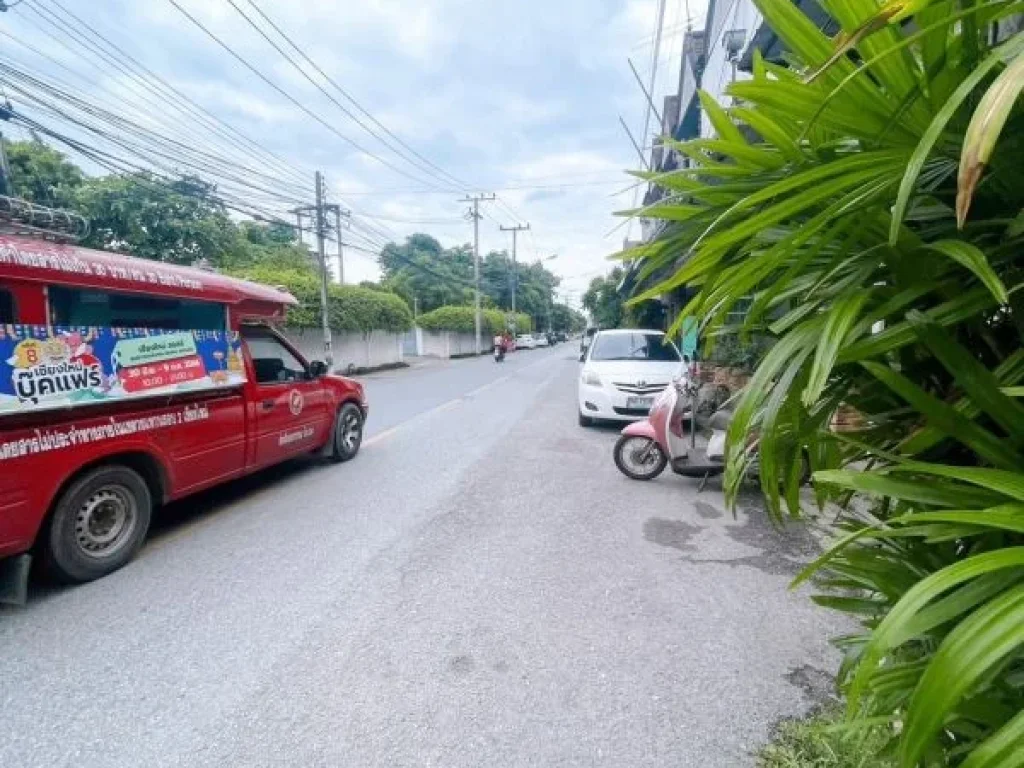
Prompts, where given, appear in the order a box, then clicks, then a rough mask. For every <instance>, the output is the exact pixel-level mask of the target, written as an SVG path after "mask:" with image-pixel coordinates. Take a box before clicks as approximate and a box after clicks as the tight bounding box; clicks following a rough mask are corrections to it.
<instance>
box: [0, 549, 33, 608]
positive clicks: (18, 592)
mask: <svg viewBox="0 0 1024 768" xmlns="http://www.w3.org/2000/svg"><path fill="white" fill-rule="evenodd" d="M31 567H32V555H18V556H17V557H8V558H7V559H6V560H0V605H3V604H6V605H24V604H25V602H26V601H27V600H28V572H29V570H30V569H31Z"/></svg>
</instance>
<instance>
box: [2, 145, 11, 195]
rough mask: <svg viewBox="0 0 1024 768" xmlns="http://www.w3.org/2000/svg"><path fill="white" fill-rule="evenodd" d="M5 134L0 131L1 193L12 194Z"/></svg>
mask: <svg viewBox="0 0 1024 768" xmlns="http://www.w3.org/2000/svg"><path fill="white" fill-rule="evenodd" d="M4 143H5V140H4V135H3V133H0V195H10V194H11V169H10V167H9V166H8V165H7V150H6V148H5V147H4Z"/></svg>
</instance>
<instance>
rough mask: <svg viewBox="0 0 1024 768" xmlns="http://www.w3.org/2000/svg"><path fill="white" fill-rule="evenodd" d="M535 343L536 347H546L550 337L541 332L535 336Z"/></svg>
mask: <svg viewBox="0 0 1024 768" xmlns="http://www.w3.org/2000/svg"><path fill="white" fill-rule="evenodd" d="M533 344H534V346H536V347H546V346H548V337H547V336H545V335H544V334H543V333H539V334H537V335H536V336H534V337H533Z"/></svg>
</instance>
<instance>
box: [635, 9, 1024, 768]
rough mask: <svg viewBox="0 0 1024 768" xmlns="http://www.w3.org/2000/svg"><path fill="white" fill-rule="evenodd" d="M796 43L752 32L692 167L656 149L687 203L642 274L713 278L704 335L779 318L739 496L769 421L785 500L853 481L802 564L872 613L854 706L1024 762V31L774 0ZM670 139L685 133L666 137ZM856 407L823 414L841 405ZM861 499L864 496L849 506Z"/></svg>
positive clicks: (972, 766) (704, 303)
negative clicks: (1000, 34) (855, 425)
mask: <svg viewBox="0 0 1024 768" xmlns="http://www.w3.org/2000/svg"><path fill="white" fill-rule="evenodd" d="M757 2H758V6H759V8H760V9H761V11H762V13H763V14H764V17H765V20H766V22H767V23H769V24H770V25H771V27H772V28H773V29H774V30H775V32H776V33H777V34H778V35H779V37H780V39H781V40H782V41H783V42H784V43H785V46H786V48H787V50H788V51H789V55H790V61H789V62H788V64H789V66H781V65H779V64H777V63H769V62H765V61H763V60H761V59H760V58H757V57H755V60H754V65H753V72H752V78H751V79H750V80H747V81H744V82H738V83H735V84H733V86H732V87H731V96H732V97H733V98H734V103H733V104H732V105H728V106H721V105H719V104H717V103H715V102H714V101H713V100H712V99H710V98H708V97H707V96H706V95H704V94H702V96H701V101H702V105H703V108H704V110H705V112H706V114H707V115H708V117H709V118H710V120H711V122H712V124H713V125H714V127H715V131H716V134H717V137H716V138H712V139H707V138H702V139H696V140H693V141H688V142H683V143H674V144H673V146H674V148H675V149H677V150H678V151H679V152H680V153H682V154H683V155H685V156H686V157H687V158H688V160H689V165H690V167H688V168H684V169H682V170H678V171H673V172H671V173H668V174H661V175H656V174H646V173H641V174H638V175H639V176H640V177H641V178H643V179H645V180H649V181H652V182H653V183H656V184H658V185H660V186H662V187H664V188H665V190H666V191H667V196H666V197H665V198H664V199H662V200H660V201H658V202H657V203H655V204H653V205H652V206H651V207H649V208H647V209H644V210H643V211H642V212H641V211H632V212H629V213H630V214H631V215H638V214H642V215H643V216H645V217H651V218H660V219H664V220H666V221H667V222H669V225H668V226H667V227H666V228H665V229H664V230H663V231H662V233H661V234H660V235H659V237H658V238H657V239H656V240H655V241H654V242H652V243H649V244H646V245H643V246H641V247H639V248H637V249H634V250H632V251H630V252H628V253H627V254H625V256H626V257H627V258H629V259H631V260H639V261H640V277H641V279H642V280H643V281H646V282H645V283H644V288H645V290H643V291H641V292H639V293H638V295H637V296H636V299H637V300H644V299H649V298H651V297H655V296H659V295H661V294H664V293H666V292H668V291H671V290H674V289H676V288H679V287H682V286H690V287H697V288H698V289H699V290H698V291H697V294H696V296H695V298H694V299H693V300H692V301H691V302H690V304H689V305H688V306H687V307H686V308H685V309H684V310H683V312H682V314H681V316H680V318H679V319H678V320H677V324H681V323H682V322H683V318H685V317H688V316H690V317H697V318H699V319H700V321H701V323H702V327H703V330H704V334H705V337H706V338H708V339H710V341H711V343H713V341H714V338H715V335H716V334H719V333H724V332H729V333H732V332H733V331H735V330H736V329H735V328H733V327H730V325H729V320H728V318H729V317H730V311H731V310H733V309H734V308H735V307H736V306H737V305H738V304H739V303H740V302H741V301H742V302H743V305H744V306H747V305H749V311H747V313H746V315H745V319H744V320H743V323H742V327H741V328H740V329H739V330H740V332H741V333H744V334H747V335H750V336H753V335H755V334H757V335H769V336H771V337H773V338H774V345H773V346H772V348H771V350H770V351H769V352H768V353H767V354H766V355H765V357H764V358H763V359H762V360H761V362H760V363H759V365H758V367H757V369H756V371H755V373H754V375H753V378H752V380H751V382H750V384H749V386H748V388H747V390H746V392H745V395H744V397H743V399H742V401H741V403H740V405H739V406H738V409H737V413H736V418H735V419H734V421H733V425H732V433H731V435H730V441H729V442H730V446H731V448H730V449H729V455H728V469H727V472H726V489H727V493H728V494H729V496H730V497H731V498H732V499H735V495H736V493H737V491H738V489H739V487H740V483H741V481H742V479H743V477H744V475H745V474H746V469H747V468H748V463H749V460H750V458H751V457H750V455H749V451H750V448H749V446H750V445H751V441H750V439H749V437H748V436H750V435H757V436H758V441H757V442H758V445H757V448H758V454H759V462H760V477H761V484H762V489H763V492H764V495H765V498H766V500H767V506H768V508H769V510H770V511H771V512H772V514H774V515H776V516H779V517H781V516H782V515H784V514H786V511H787V510H788V513H789V514H791V515H798V514H800V507H801V495H800V490H801V489H800V476H801V471H802V460H801V458H802V456H803V455H805V454H806V455H807V456H808V457H809V459H810V461H811V464H812V467H813V468H814V469H815V470H816V473H815V489H816V493H817V496H818V501H819V503H823V502H824V501H825V500H826V499H835V500H839V501H841V502H844V503H845V502H847V501H849V499H850V498H851V496H853V495H854V494H856V495H857V496H858V497H868V498H870V499H872V500H873V503H872V506H871V507H870V508H862V507H857V506H856V505H854V506H850V507H849V508H848V511H847V513H846V517H845V522H844V525H845V526H846V527H847V528H848V529H849V533H848V535H847V536H846V537H845V538H843V539H842V540H840V541H839V542H838V543H837V544H836V545H835V546H834V547H833V548H832V549H831V550H830V551H829V552H828V553H826V554H825V555H824V556H823V557H822V558H821V559H820V560H819V561H818V562H816V563H814V564H813V565H812V566H811V568H809V569H808V571H807V572H806V573H805V574H804V575H803V576H802V577H801V580H802V579H805V578H808V577H811V576H812V575H813V576H814V578H815V579H816V581H817V583H818V585H819V586H820V587H822V588H823V590H824V592H825V594H823V595H821V596H819V597H818V598H816V599H817V600H818V601H819V602H821V603H822V604H825V605H828V606H830V607H833V608H837V609H840V610H843V611H846V612H848V613H849V614H851V615H853V616H855V617H857V618H858V620H859V621H860V623H861V625H862V627H863V629H862V631H861V632H859V633H857V634H855V635H852V636H850V637H846V638H841V639H840V640H839V643H840V645H841V647H842V648H843V649H844V651H845V654H846V655H845V662H844V664H843V666H842V669H841V670H840V681H841V683H842V684H843V686H844V688H845V690H846V693H847V696H848V701H849V714H850V717H851V718H852V719H854V720H857V721H860V722H861V723H864V722H867V723H879V722H890V721H891V722H893V723H895V722H898V723H899V727H898V728H894V729H893V732H894V733H895V734H897V735H895V736H894V743H893V745H892V746H893V749H895V750H897V754H898V758H899V761H900V764H901V765H903V766H907V767H909V766H917V765H962V766H966V767H967V768H981V767H982V766H984V767H985V768H995V766H1000V767H1002V768H1005V767H1006V766H1024V406H1022V405H1021V403H1020V402H1019V400H1018V398H1019V397H1021V396H1022V395H1024V387H1022V386H1021V383H1022V380H1024V350H1022V348H1021V347H1022V345H1021V341H1022V338H1024V289H1022V286H1024V113H1022V110H1021V109H1020V108H1019V107H1018V106H1017V105H1016V99H1017V96H1018V94H1019V93H1020V90H1021V88H1022V86H1024V33H1018V34H1016V35H1015V36H1013V37H1010V38H1009V39H1005V40H1002V41H998V42H993V35H992V34H991V29H992V27H993V24H995V23H996V22H998V21H1000V20H1003V19H1007V18H1010V17H1012V16H1013V15H1014V14H1020V13H1021V12H1022V11H1024V4H1022V3H1021V2H1014V0H988V1H987V2H981V1H979V0H959V1H955V0H943V1H942V2H932V3H929V2H928V1H927V0H914V1H913V2H900V3H893V2H890V3H888V4H886V5H884V6H882V7H881V8H880V7H879V6H878V5H877V4H876V2H874V0H820V2H821V5H822V6H823V7H824V8H825V9H826V10H827V12H828V13H829V14H830V15H831V16H832V17H833V18H834V19H835V20H836V21H837V22H838V24H839V25H840V27H841V28H842V32H841V34H840V36H839V39H838V40H830V39H829V38H827V37H826V36H825V35H824V34H822V33H821V32H820V31H819V29H818V28H817V27H816V26H815V25H814V24H813V23H812V21H811V20H810V19H809V18H807V17H806V16H805V15H804V14H803V13H802V12H801V11H800V10H799V8H798V7H797V6H796V5H795V4H793V3H792V2H790V0H757ZM670 143H671V142H670ZM843 404H846V405H849V406H852V407H853V408H855V409H856V410H857V411H859V413H860V414H861V416H862V426H861V427H860V428H859V429H858V430H857V431H856V432H852V433H842V434H838V433H836V432H835V431H834V430H832V429H830V424H831V422H832V420H833V417H834V415H835V413H836V411H837V409H838V408H839V407H840V406H841V405H843ZM856 509H861V510H862V511H855V510H856Z"/></svg>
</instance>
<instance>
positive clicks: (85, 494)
mask: <svg viewBox="0 0 1024 768" xmlns="http://www.w3.org/2000/svg"><path fill="white" fill-rule="evenodd" d="M152 514H153V496H152V494H151V493H150V491H149V486H148V485H146V481H145V480H143V479H142V477H140V476H139V474H138V473H137V472H135V471H134V470H132V469H129V468H128V467H125V466H121V465H119V464H111V465H108V466H104V467H98V468H96V469H93V470H91V471H89V472H86V473H85V474H83V475H81V476H80V477H78V478H77V479H75V480H74V481H73V482H72V483H71V485H69V486H68V488H67V489H66V490H65V491H64V493H63V494H61V497H60V499H59V500H58V501H57V505H56V506H55V507H54V510H53V515H52V516H51V518H50V524H49V529H48V531H47V535H46V539H45V542H44V547H43V553H42V554H43V558H44V560H45V562H46V565H47V566H48V568H49V571H50V572H51V573H52V574H53V576H54V577H56V578H57V580H59V581H61V582H63V583H65V584H81V583H83V582H87V581H93V580H94V579H98V578H100V577H101V576H106V575H107V574H108V573H112V572H113V571H116V570H117V569H118V568H120V567H121V566H123V565H125V564H126V563H127V562H128V561H129V560H131V559H132V558H133V557H134V556H135V554H136V553H137V552H138V551H139V548H140V547H141V546H142V542H143V541H145V539H146V533H147V532H148V531H149V522H150V519H151V518H152Z"/></svg>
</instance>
